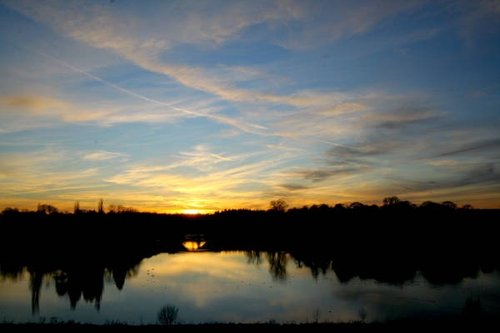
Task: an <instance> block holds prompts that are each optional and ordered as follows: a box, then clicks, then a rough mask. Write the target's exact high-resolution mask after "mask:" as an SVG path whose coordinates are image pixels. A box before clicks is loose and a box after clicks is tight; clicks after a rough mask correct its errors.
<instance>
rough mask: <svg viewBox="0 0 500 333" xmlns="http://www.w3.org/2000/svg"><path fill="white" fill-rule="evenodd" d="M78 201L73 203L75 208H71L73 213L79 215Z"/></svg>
mask: <svg viewBox="0 0 500 333" xmlns="http://www.w3.org/2000/svg"><path fill="white" fill-rule="evenodd" d="M80 212H81V211H80V201H75V207H74V208H73V213H74V214H78V213H80Z"/></svg>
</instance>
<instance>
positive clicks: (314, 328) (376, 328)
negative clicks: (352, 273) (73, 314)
mask: <svg viewBox="0 0 500 333" xmlns="http://www.w3.org/2000/svg"><path fill="white" fill-rule="evenodd" d="M499 323H500V322H499V321H498V320H483V321H475V320H464V319H463V318H458V319H456V318H455V319H452V318H448V319H442V320H424V321H413V320H399V321H390V322H386V323H368V324H366V323H361V322H352V323H335V324H332V323H313V324H272V323H257V324H231V323H230V324H198V325H191V324H188V325H172V326H168V327H165V326H160V325H142V326H131V325H121V324H109V325H90V324H78V323H63V324H0V329H2V331H5V332H26V331H29V332H32V331H44V332H45V331H50V332H89V331H92V332H207V331H208V332H218V333H225V332H256V331H257V330H258V331H259V332H425V331H429V332H434V331H436V332H448V331H450V330H454V331H457V332H462V331H467V332H469V331H470V332H497V330H498V328H499V327H500V325H499Z"/></svg>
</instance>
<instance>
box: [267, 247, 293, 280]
mask: <svg viewBox="0 0 500 333" xmlns="http://www.w3.org/2000/svg"><path fill="white" fill-rule="evenodd" d="M266 258H267V261H268V262H269V272H270V273H271V276H272V277H273V279H274V280H276V281H285V280H286V278H287V272H286V265H287V263H288V257H287V253H286V252H284V251H274V252H266Z"/></svg>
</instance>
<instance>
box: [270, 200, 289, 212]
mask: <svg viewBox="0 0 500 333" xmlns="http://www.w3.org/2000/svg"><path fill="white" fill-rule="evenodd" d="M270 204H271V209H272V210H275V211H277V212H284V211H286V209H287V208H288V204H287V202H286V201H285V200H283V199H278V200H273V201H271V202H270Z"/></svg>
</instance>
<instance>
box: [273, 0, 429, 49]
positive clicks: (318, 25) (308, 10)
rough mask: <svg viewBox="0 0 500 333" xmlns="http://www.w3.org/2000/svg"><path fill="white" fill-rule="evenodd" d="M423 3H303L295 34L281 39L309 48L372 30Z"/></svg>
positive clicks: (289, 45)
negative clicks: (392, 17)
mask: <svg viewBox="0 0 500 333" xmlns="http://www.w3.org/2000/svg"><path fill="white" fill-rule="evenodd" d="M422 4H423V2H422V1H404V2H401V1H397V0H395V1H394V0H388V1H362V2H356V3H354V2H345V1H329V2H327V3H323V2H321V3H320V2H317V3H315V2H313V3H310V2H309V3H305V2H302V6H303V7H302V12H303V13H302V15H301V19H302V20H301V22H300V24H297V25H295V26H292V27H291V29H292V31H293V33H292V34H290V36H289V37H288V38H287V39H285V40H283V41H281V45H283V46H284V47H287V48H290V49H307V48H311V47H316V46H319V45H324V44H325V43H332V42H335V41H338V40H340V39H347V38H352V37H354V36H357V35H362V34H365V33H367V32H369V31H370V30H372V29H373V28H374V27H376V26H377V25H378V24H380V23H381V22H383V21H384V20H386V19H388V18H389V17H391V16H394V15H396V14H398V13H401V12H404V11H410V10H414V9H416V8H418V7H419V6H421V5H422Z"/></svg>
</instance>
